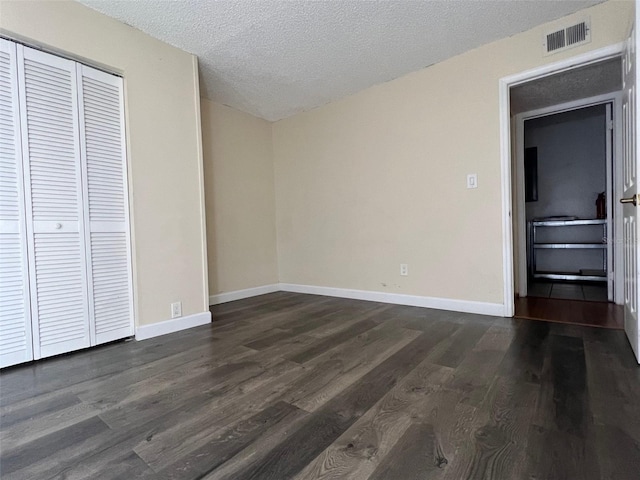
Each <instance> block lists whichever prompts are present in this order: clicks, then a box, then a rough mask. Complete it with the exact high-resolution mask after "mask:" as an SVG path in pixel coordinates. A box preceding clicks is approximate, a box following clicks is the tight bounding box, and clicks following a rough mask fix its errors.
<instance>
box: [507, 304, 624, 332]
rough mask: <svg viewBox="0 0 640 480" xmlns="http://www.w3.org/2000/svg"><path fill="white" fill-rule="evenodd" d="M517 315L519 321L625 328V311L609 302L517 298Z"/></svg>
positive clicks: (620, 306)
mask: <svg viewBox="0 0 640 480" xmlns="http://www.w3.org/2000/svg"><path fill="white" fill-rule="evenodd" d="M515 311H516V315H515V316H516V317H517V318H527V319H530V320H544V321H547V322H560V323H568V324H573V325H582V326H586V327H601V328H613V329H618V330H622V329H623V328H624V307H623V306H622V305H616V304H615V303H609V302H594V301H584V300H567V299H557V298H543V297H531V296H530V297H524V298H516V300H515Z"/></svg>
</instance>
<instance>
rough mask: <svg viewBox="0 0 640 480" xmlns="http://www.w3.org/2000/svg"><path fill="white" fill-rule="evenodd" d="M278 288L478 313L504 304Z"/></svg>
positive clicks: (499, 312) (500, 309) (497, 311)
mask: <svg viewBox="0 0 640 480" xmlns="http://www.w3.org/2000/svg"><path fill="white" fill-rule="evenodd" d="M280 290H282V291H284V292H295V293H308V294H312V295H326V296H328V297H340V298H351V299H354V300H367V301H370V302H382V303H392V304H395V305H409V306H413V307H424V308H436V309H438V310H452V311H455V312H467V313H477V314H480V315H493V316H503V315H504V312H505V309H504V305H502V304H500V303H486V302H472V301H469V300H454V299H450V298H436V297H422V296H419V295H404V294H398V293H386V292H372V291H367V290H352V289H348V288H333V287H318V286H314V285H298V284H292V283H281V284H280Z"/></svg>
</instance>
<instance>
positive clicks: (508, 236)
mask: <svg viewBox="0 0 640 480" xmlns="http://www.w3.org/2000/svg"><path fill="white" fill-rule="evenodd" d="M623 50H624V43H623V42H620V43H617V44H614V45H609V46H608V47H604V48H600V49H597V50H592V51H590V52H587V53H584V54H582V55H577V56H575V57H572V58H568V59H565V60H561V61H559V62H554V63H550V64H547V65H543V66H541V67H537V68H534V69H531V70H527V71H525V72H520V73H516V74H514V75H509V76H507V77H503V78H501V79H500V80H499V81H498V89H499V115H500V170H501V180H502V188H501V197H502V269H503V271H502V279H503V280H502V281H503V286H504V291H503V295H504V299H503V301H504V311H503V314H504V316H505V317H512V316H513V315H514V310H515V298H514V282H513V265H514V258H513V221H512V217H511V209H512V205H513V195H512V191H511V181H512V180H511V106H510V99H509V89H510V88H511V87H513V86H515V85H518V84H520V83H524V82H528V81H531V80H534V79H536V78H542V77H546V76H548V75H552V74H555V73H559V72H562V71H565V70H569V69H571V68H574V67H576V66H579V65H580V66H583V65H588V64H590V63H595V62H598V61H602V60H605V59H607V58H612V57H616V56H618V55H621V54H622V52H623Z"/></svg>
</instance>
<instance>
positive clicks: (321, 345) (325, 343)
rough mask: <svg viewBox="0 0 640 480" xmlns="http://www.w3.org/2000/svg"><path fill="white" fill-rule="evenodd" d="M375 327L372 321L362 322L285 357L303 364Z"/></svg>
mask: <svg viewBox="0 0 640 480" xmlns="http://www.w3.org/2000/svg"><path fill="white" fill-rule="evenodd" d="M376 325H377V323H376V322H374V321H373V320H362V321H360V322H357V323H355V324H353V325H351V326H350V327H349V328H347V329H345V330H342V331H339V332H338V333H335V334H333V335H331V336H329V337H324V338H322V339H321V340H319V341H316V342H314V343H313V344H312V345H310V346H309V347H308V348H306V349H304V350H302V351H301V352H297V353H295V354H293V355H287V356H286V357H287V358H288V359H289V360H291V361H292V362H296V363H305V362H307V361H309V360H311V359H312V358H315V357H317V356H318V355H321V354H323V353H324V352H326V351H327V350H329V349H331V348H334V347H336V346H337V345H340V344H341V343H344V342H346V341H347V340H349V339H351V338H353V337H355V336H357V335H359V334H361V333H364V332H366V331H367V330H371V329H372V328H374V327H375V326H376Z"/></svg>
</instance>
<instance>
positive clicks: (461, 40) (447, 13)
mask: <svg viewBox="0 0 640 480" xmlns="http://www.w3.org/2000/svg"><path fill="white" fill-rule="evenodd" d="M602 1H603V0H499V1H495V0H437V1H436V0H421V1H412V0H384V1H382V0H380V1H373V0H333V1H322V0H288V1H283V0H229V1H224V0H223V1H212V0H176V1H166V0H165V1H158V0H124V1H123V0H80V2H81V3H83V4H85V5H87V6H89V7H90V8H93V9H95V10H97V11H99V12H102V13H104V14H106V15H108V16H110V17H113V18H116V19H118V20H120V21H122V22H124V23H126V24H128V25H131V26H132V27H134V28H137V29H139V30H141V31H143V32H145V33H147V34H149V35H151V36H152V37H155V38H157V39H159V40H162V41H164V42H167V43H169V44H171V45H174V46H176V47H178V48H180V49H182V50H186V51H187V52H190V53H193V54H195V55H197V56H198V58H199V63H200V76H201V93H202V95H203V96H205V97H207V98H210V99H212V100H214V101H216V102H219V103H222V104H225V105H229V106H231V107H234V108H236V109H238V110H242V111H245V112H248V113H251V114H253V115H255V116H258V117H261V118H264V119H267V120H279V119H282V118H285V117H288V116H290V115H293V114H295V113H298V112H301V111H305V110H309V109H311V108H314V107H317V106H319V105H323V104H325V103H328V102H331V101H333V100H336V99H339V98H342V97H345V96H347V95H350V94H352V93H355V92H358V91H360V90H362V89H364V88H367V87H370V86H372V85H375V84H378V83H382V82H386V81H389V80H392V79H394V78H398V77H400V76H402V75H404V74H407V73H409V72H413V71H416V70H419V69H421V68H424V67H427V66H429V65H432V64H434V63H437V62H441V61H443V60H445V59H447V58H450V57H452V56H454V55H458V54H460V53H463V52H465V51H467V50H471V49H473V48H476V47H478V46H480V45H483V44H486V43H489V42H492V41H494V40H498V39H500V38H504V37H508V36H510V35H514V34H516V33H519V32H522V31H525V30H528V29H530V28H532V27H534V26H536V25H540V24H542V23H545V22H548V21H551V20H555V19H557V18H560V17H563V16H565V15H568V14H571V13H574V12H576V11H578V10H580V9H583V8H586V7H589V6H592V5H595V4H597V3H601V2H602Z"/></svg>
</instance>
